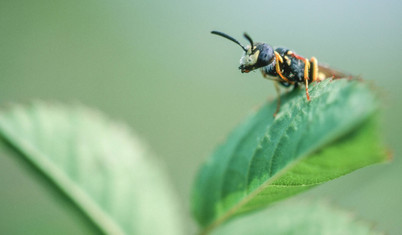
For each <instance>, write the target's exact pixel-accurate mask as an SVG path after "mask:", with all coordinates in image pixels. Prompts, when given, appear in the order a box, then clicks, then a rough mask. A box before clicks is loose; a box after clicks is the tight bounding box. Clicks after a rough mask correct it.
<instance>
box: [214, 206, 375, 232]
mask: <svg viewBox="0 0 402 235" xmlns="http://www.w3.org/2000/svg"><path fill="white" fill-rule="evenodd" d="M212 234H214V235H243V234H248V235H265V234H270V235H283V234H288V235H291V234H295V235H296V234H308V235H322V234H326V235H360V234H361V235H369V234H371V235H375V234H378V235H379V234H382V233H380V232H377V231H375V230H374V229H373V225H371V224H369V223H367V222H363V221H361V220H358V219H356V217H355V216H354V215H353V214H352V213H350V212H346V211H342V210H340V209H338V208H334V207H331V206H330V205H328V203H324V202H316V203H311V202H304V201H302V202H295V201H287V202H286V203H279V204H276V205H274V206H272V207H270V208H269V209H267V210H263V211H260V212H257V213H253V214H250V215H248V216H244V217H241V218H238V219H234V220H233V221H230V222H229V223H226V224H224V225H222V226H221V227H219V228H217V229H216V230H215V231H214V232H213V233H212Z"/></svg>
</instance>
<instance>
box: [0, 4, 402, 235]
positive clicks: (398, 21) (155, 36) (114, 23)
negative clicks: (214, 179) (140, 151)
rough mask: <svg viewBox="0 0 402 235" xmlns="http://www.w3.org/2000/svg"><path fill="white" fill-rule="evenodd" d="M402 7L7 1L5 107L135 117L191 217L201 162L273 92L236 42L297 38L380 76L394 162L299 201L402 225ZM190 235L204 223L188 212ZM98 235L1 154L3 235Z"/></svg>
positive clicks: (1, 49) (320, 54)
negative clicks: (46, 103) (32, 105)
mask: <svg viewBox="0 0 402 235" xmlns="http://www.w3.org/2000/svg"><path fill="white" fill-rule="evenodd" d="M401 11H402V2H400V1H396V0H395V1H346V0H342V1H318V0H316V1H292V0H288V1H234V0H231V1H228V0H226V1H211V0H204V1H179V0H171V1H140V0H132V1H76V0H72V1H44V0H37V1H7V0H1V1H0V103H1V104H5V103H9V102H27V101H30V100H33V99H43V100H51V101H62V102H67V103H70V102H79V103H82V104H85V105H88V106H90V107H94V108H97V109H100V110H101V111H103V112H104V113H106V114H107V115H108V116H110V117H112V118H114V119H116V120H120V121H122V122H125V123H128V124H129V125H130V126H131V127H132V128H133V129H134V130H135V131H136V132H137V133H138V134H139V135H140V136H142V138H143V139H144V140H146V141H147V143H148V144H149V145H150V146H151V148H152V149H153V151H154V152H155V153H156V155H157V156H159V158H160V159H161V160H162V161H164V162H165V163H166V168H167V171H168V172H169V174H170V176H171V179H172V182H173V184H174V185H175V187H176V190H177V192H178V193H177V194H178V197H179V200H180V201H181V202H183V208H184V209H183V211H184V212H185V213H187V214H186V216H187V217H189V216H190V215H189V212H188V210H189V206H188V205H189V197H190V190H191V186H192V182H193V179H194V177H195V175H196V173H197V170H198V168H199V166H200V164H201V163H202V162H203V161H204V160H205V159H206V158H207V157H208V155H209V154H210V153H211V152H212V151H213V149H214V148H215V147H216V145H217V144H219V143H221V142H222V141H223V140H224V139H225V136H226V135H227V134H228V133H229V132H230V130H231V129H232V128H234V127H235V126H236V125H237V124H238V123H239V122H240V121H241V120H242V119H243V118H244V117H245V116H246V115H247V114H248V113H250V110H252V109H254V108H255V107H258V105H260V104H262V103H263V102H265V101H266V100H267V99H272V98H274V97H275V90H274V88H273V84H272V83H270V82H269V81H266V80H264V79H261V75H260V73H259V72H257V73H250V74H241V73H240V72H239V71H238V70H237V67H238V63H239V59H240V56H241V54H242V51H241V49H240V48H239V47H238V46H236V45H235V44H233V43H231V42H229V41H227V40H224V39H222V38H219V37H217V36H214V35H210V34H209V32H210V31H211V30H221V31H223V32H226V33H228V34H230V35H232V36H234V37H236V38H238V39H239V40H240V41H242V42H244V43H245V40H244V39H243V38H242V37H241V35H242V33H243V32H245V31H246V32H248V33H249V34H250V35H251V36H252V38H253V39H254V40H255V41H263V42H268V43H270V44H271V45H274V46H286V47H288V48H291V49H294V50H295V51H296V52H298V53H299V54H301V55H305V56H307V57H311V56H316V57H317V58H318V59H319V61H321V62H325V63H327V64H330V65H331V66H333V67H335V68H340V69H342V70H344V71H349V72H351V73H353V74H356V75H361V76H362V77H363V78H364V79H366V80H369V81H372V82H373V83H374V84H375V85H376V86H377V89H378V91H379V94H380V95H381V99H382V131H383V135H384V141H385V143H386V144H387V145H388V146H389V148H390V149H391V150H392V152H393V154H394V161H393V162H392V163H390V164H384V165H376V166H372V167H368V168H365V169H361V170H359V171H357V172H354V173H352V174H350V175H347V176H344V177H341V178H340V179H337V180H334V181H332V182H330V183H327V184H325V185H322V186H319V187H317V188H315V189H313V190H311V191H309V192H307V193H304V194H301V195H300V196H299V197H301V198H326V199H327V200H329V201H330V202H332V203H333V204H335V205H336V206H339V207H341V208H345V209H348V210H351V211H353V212H354V213H356V214H357V215H358V216H359V217H360V218H362V219H365V220H367V221H369V222H371V223H373V225H375V227H376V228H377V229H379V230H381V231H385V232H387V233H389V234H398V233H400V232H401V231H402V224H401V221H402V213H401V211H402V183H401V178H402V161H401V158H400V156H401V154H402V145H401V144H400V142H401V137H402V134H401V131H402V130H401V122H400V120H402V110H401V108H402V105H401V101H402V92H401V91H400V90H401V86H402V65H401V64H400V61H401V59H400V58H401V56H402V14H401ZM187 226H188V229H189V231H194V230H195V223H194V222H192V220H191V219H188V220H187ZM10 231H12V232H13V234H23V233H32V232H33V233H36V234H38V233H42V234H44V233H45V234H55V233H56V232H57V233H58V234H60V232H64V233H66V234H71V233H74V234H87V233H90V232H91V228H90V225H87V223H86V221H85V220H83V218H82V217H81V216H79V214H78V213H77V212H76V211H75V209H74V208H72V207H71V205H70V204H68V203H67V204H66V203H65V202H64V201H63V200H62V199H60V198H59V197H58V195H57V193H55V192H54V191H53V190H52V189H50V188H49V187H48V186H47V185H46V184H44V183H43V182H42V181H39V180H38V177H34V176H33V174H32V171H30V170H29V169H28V167H27V166H26V165H25V164H23V163H22V162H21V161H19V160H17V159H16V157H15V156H13V155H12V154H10V153H9V152H7V151H5V150H1V152H0V233H3V234H5V232H10Z"/></svg>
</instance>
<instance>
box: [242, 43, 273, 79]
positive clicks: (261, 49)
mask: <svg viewBox="0 0 402 235" xmlns="http://www.w3.org/2000/svg"><path fill="white" fill-rule="evenodd" d="M251 42H252V41H251ZM246 49H247V51H245V52H244V55H243V56H242V57H241V58H240V67H239V69H240V71H241V72H242V73H248V72H250V71H252V70H254V69H258V68H261V67H264V66H267V65H269V64H270V63H272V62H273V61H274V58H275V55H274V49H273V48H272V47H271V46H270V45H268V44H266V43H260V42H257V43H255V44H254V45H253V43H251V44H250V45H249V46H247V47H246Z"/></svg>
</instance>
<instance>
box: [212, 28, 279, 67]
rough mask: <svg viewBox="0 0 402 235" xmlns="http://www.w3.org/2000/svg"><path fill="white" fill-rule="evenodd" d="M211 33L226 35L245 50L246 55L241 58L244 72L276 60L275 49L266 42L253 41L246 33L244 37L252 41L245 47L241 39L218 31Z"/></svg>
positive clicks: (225, 36)
mask: <svg viewBox="0 0 402 235" xmlns="http://www.w3.org/2000/svg"><path fill="white" fill-rule="evenodd" d="M211 33H213V34H216V35H219V36H221V37H224V38H226V39H229V40H231V41H232V42H234V43H236V44H238V45H239V46H240V47H241V48H242V49H243V51H244V55H243V56H242V57H241V59H240V67H239V69H240V71H241V72H242V73H248V72H250V71H252V70H254V69H258V68H261V67H264V66H267V65H269V64H270V63H272V62H273V61H274V58H275V55H274V49H273V48H272V47H271V46H270V45H268V44H266V43H260V42H257V43H255V44H254V43H253V40H252V39H251V37H250V36H249V35H248V34H246V33H244V37H245V38H246V39H247V40H248V41H249V42H250V45H248V46H246V47H244V46H243V45H242V44H240V42H239V41H237V40H236V39H234V38H233V37H231V36H229V35H227V34H225V33H222V32H218V31H212V32H211Z"/></svg>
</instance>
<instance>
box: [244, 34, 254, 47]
mask: <svg viewBox="0 0 402 235" xmlns="http://www.w3.org/2000/svg"><path fill="white" fill-rule="evenodd" d="M243 36H244V37H245V38H246V39H247V40H248V41H249V42H250V44H251V51H253V48H254V43H253V39H251V37H250V36H249V35H248V34H247V33H244V34H243Z"/></svg>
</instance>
